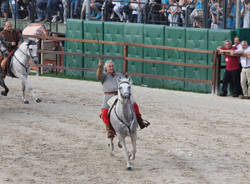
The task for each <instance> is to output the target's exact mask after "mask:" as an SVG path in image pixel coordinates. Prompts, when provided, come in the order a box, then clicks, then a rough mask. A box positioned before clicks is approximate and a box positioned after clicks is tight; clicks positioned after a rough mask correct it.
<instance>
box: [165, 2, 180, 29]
mask: <svg viewBox="0 0 250 184" xmlns="http://www.w3.org/2000/svg"><path fill="white" fill-rule="evenodd" d="M168 13H169V14H168V21H169V23H170V24H169V26H173V27H177V26H178V20H179V17H180V14H179V13H180V8H179V7H178V6H177V4H176V3H175V0H169V8H168Z"/></svg>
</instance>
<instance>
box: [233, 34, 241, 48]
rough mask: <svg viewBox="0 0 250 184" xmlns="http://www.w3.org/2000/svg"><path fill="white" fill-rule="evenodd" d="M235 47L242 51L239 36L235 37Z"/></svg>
mask: <svg viewBox="0 0 250 184" xmlns="http://www.w3.org/2000/svg"><path fill="white" fill-rule="evenodd" d="M233 46H234V47H236V48H237V49H241V44H240V38H239V37H238V36H235V37H234V45H233Z"/></svg>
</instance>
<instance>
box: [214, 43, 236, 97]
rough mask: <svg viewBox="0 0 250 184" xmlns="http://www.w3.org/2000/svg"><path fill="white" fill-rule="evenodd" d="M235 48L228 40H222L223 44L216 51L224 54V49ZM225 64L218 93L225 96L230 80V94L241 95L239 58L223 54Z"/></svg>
mask: <svg viewBox="0 0 250 184" xmlns="http://www.w3.org/2000/svg"><path fill="white" fill-rule="evenodd" d="M236 49H237V48H236V47H234V46H232V43H231V41H230V40H226V41H225V42H224V46H223V47H219V48H218V51H219V52H220V53H221V54H224V53H225V51H228V50H236ZM225 64H226V70H225V73H224V77H223V84H222V92H221V93H220V96H227V87H228V83H229V82H231V84H232V96H233V97H238V96H239V95H241V88H240V63H239V58H238V57H237V56H229V55H225Z"/></svg>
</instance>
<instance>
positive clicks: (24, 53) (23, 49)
mask: <svg viewBox="0 0 250 184" xmlns="http://www.w3.org/2000/svg"><path fill="white" fill-rule="evenodd" d="M30 59H32V61H33V62H34V63H35V64H37V63H38V61H39V58H38V55H37V43H36V42H35V41H33V40H29V39H25V40H24V42H23V43H22V44H21V45H20V46H19V48H18V49H17V50H16V51H15V53H14V55H13V56H12V59H11V63H10V65H9V67H10V68H9V70H10V72H11V73H12V74H10V73H8V75H9V76H11V75H14V77H17V78H19V79H20V80H21V81H22V91H23V96H22V99H23V102H24V103H25V104H28V103H29V101H28V100H26V98H25V87H27V88H28V89H29V90H30V92H31V94H32V96H33V98H34V100H35V101H36V102H37V103H39V102H41V100H40V99H39V98H38V97H36V95H35V93H34V92H33V89H32V87H31V85H30V83H29V82H28V80H27V77H28V75H29V72H30V64H29V60H30ZM0 80H2V81H3V82H2V83H3V84H0V85H1V86H2V87H3V88H4V89H5V90H4V91H2V93H1V94H2V95H4V96H7V94H8V92H9V89H8V87H7V86H6V85H5V82H4V79H0Z"/></svg>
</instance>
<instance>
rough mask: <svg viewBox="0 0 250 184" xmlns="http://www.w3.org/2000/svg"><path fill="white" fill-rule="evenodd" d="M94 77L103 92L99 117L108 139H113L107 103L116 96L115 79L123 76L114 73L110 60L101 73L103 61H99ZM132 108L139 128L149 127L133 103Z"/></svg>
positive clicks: (113, 133)
mask: <svg viewBox="0 0 250 184" xmlns="http://www.w3.org/2000/svg"><path fill="white" fill-rule="evenodd" d="M96 75H97V79H98V80H100V81H101V83H102V89H103V92H104V97H103V104H102V114H101V117H102V120H103V122H104V124H105V126H106V130H107V133H108V138H113V137H114V135H115V132H114V130H113V128H112V127H111V124H110V119H109V117H108V111H109V108H110V107H109V105H108V103H107V102H108V100H109V99H110V98H111V97H113V96H115V95H117V91H118V81H117V79H118V78H119V77H122V76H123V74H122V73H120V72H117V71H115V69H114V63H113V62H112V61H111V60H108V61H106V63H105V65H104V71H103V61H102V60H100V61H99V64H98V68H97V72H96ZM133 106H134V110H135V114H136V118H137V121H138V124H139V126H140V128H141V129H143V128H145V127H147V126H149V123H148V122H144V121H143V119H142V118H141V114H140V111H139V107H138V105H137V104H136V103H135V102H134V103H133Z"/></svg>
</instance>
